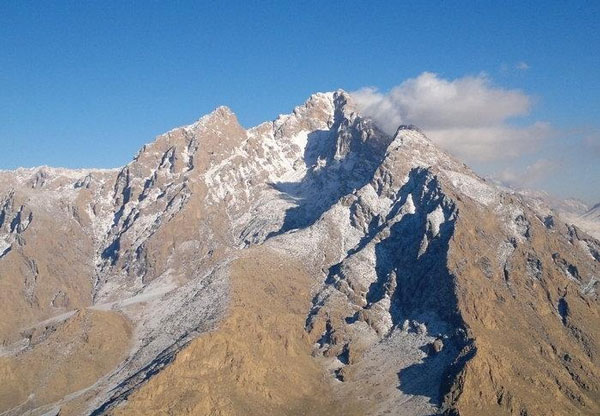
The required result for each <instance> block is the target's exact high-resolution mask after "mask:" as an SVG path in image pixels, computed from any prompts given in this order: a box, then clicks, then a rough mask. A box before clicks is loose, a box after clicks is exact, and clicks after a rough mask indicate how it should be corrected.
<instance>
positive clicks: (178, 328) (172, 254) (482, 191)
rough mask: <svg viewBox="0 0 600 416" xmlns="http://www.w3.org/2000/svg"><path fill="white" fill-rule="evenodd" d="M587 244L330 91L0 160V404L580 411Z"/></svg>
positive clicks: (107, 409) (418, 138)
mask: <svg viewBox="0 0 600 416" xmlns="http://www.w3.org/2000/svg"><path fill="white" fill-rule="evenodd" d="M599 276H600V242H599V241H598V240H596V239H594V238H593V237H591V236H589V235H587V234H586V233H585V232H583V231H582V230H580V229H579V228H577V227H576V226H573V225H570V224H568V223H566V222H565V220H563V219H562V217H560V216H557V215H556V214H555V213H554V211H553V210H551V209H550V208H548V207H547V206H545V205H544V204H543V203H532V200H531V198H527V197H525V196H523V195H520V194H518V193H516V192H511V191H510V190H506V189H503V188H499V187H497V186H495V185H494V184H492V183H489V182H487V181H486V180H484V179H482V178H480V177H479V176H477V175H476V174H475V173H474V172H473V171H471V170H470V169H469V168H468V167H467V166H466V165H464V164H463V163H462V162H460V161H458V160H456V159H455V158H453V157H451V156H450V155H448V154H447V153H445V152H444V151H442V150H440V149H439V148H437V147H436V146H435V145H434V144H433V143H432V142H431V141H430V140H429V139H427V137H426V136H425V135H424V134H423V133H422V132H420V131H419V130H418V129H417V128H416V127H414V126H399V128H398V130H397V131H396V133H395V134H394V135H393V136H390V135H387V134H386V133H384V132H383V131H382V130H381V129H379V128H378V126H377V125H376V124H375V123H374V122H373V121H372V120H371V119H369V118H365V117H363V116H361V114H360V112H359V111H358V110H357V107H356V106H355V105H354V104H353V102H352V97H351V95H349V94H348V93H346V92H344V91H341V90H340V91H336V92H330V93H318V94H314V95H312V96H311V97H310V98H309V99H308V100H307V101H306V102H305V103H304V104H303V105H301V106H299V107H296V108H295V109H294V110H293V112H292V113H290V114H286V115H281V116H279V117H278V118H277V119H276V120H274V121H269V122H265V123H262V124H260V125H258V126H256V127H253V128H251V129H248V130H245V129H244V128H243V127H242V126H240V124H239V123H238V121H237V119H236V117H235V115H234V114H233V112H232V111H231V110H229V109H228V108H227V107H219V108H218V109H216V110H215V111H214V112H212V113H211V114H209V115H207V116H204V117H202V118H201V119H200V120H198V121H197V122H196V123H193V124H191V125H189V126H186V127H181V128H177V129H174V130H171V131H169V132H168V133H165V134H164V135H161V136H159V137H157V138H156V140H155V141H154V142H153V143H150V144H148V145H146V146H144V147H143V148H142V149H141V150H140V151H139V153H138V154H137V156H136V157H135V158H134V159H133V160H132V162H131V163H129V164H128V165H127V166H124V167H123V168H121V169H116V170H104V171H101V170H93V169H90V170H79V171H71V170H64V169H53V168H37V169H27V170H26V169H21V170H16V171H10V172H9V171H3V172H0V301H1V302H2V305H3V310H4V315H3V317H4V319H2V320H1V321H0V340H1V344H0V413H2V414H3V415H20V414H30V415H42V414H46V415H47V414H50V415H57V414H60V415H61V416H62V415H80V414H90V415H102V414H114V415H129V414H131V415H137V414H163V413H168V414H175V415H183V414H211V415H242V414H244V415H265V414H272V415H319V414H331V415H337V414H339V415H342V414H343V415H348V414H350V415H352V414H355V415H385V414H397V415H431V414H438V413H444V414H447V415H463V416H464V415H481V414H486V415H521V416H522V415H539V414H544V415H570V414H582V415H584V414H589V415H593V414H598V413H599V412H600V362H599V356H600V355H599V354H600V344H599V342H600V341H599V340H600V321H599V320H598V315H599V313H600V308H599V301H598V293H597V287H598V281H599V278H600V277H599Z"/></svg>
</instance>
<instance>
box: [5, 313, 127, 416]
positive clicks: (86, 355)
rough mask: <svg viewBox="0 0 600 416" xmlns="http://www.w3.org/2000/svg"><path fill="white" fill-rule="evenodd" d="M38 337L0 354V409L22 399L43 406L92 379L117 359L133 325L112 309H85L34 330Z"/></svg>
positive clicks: (30, 404)
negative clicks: (17, 351) (29, 346)
mask: <svg viewBox="0 0 600 416" xmlns="http://www.w3.org/2000/svg"><path fill="white" fill-rule="evenodd" d="M35 338H39V341H38V342H39V343H37V344H36V345H34V347H33V348H32V349H30V350H27V351H25V352H23V353H20V354H18V355H16V356H12V357H1V358H0V412H2V411H4V410H7V409H10V408H12V407H14V406H17V405H19V404H21V403H24V402H26V401H28V398H29V401H28V402H27V404H26V405H25V406H24V408H23V410H26V409H29V408H34V407H38V406H43V405H45V404H49V403H53V402H55V401H57V400H60V399H62V398H63V397H65V396H66V395H68V394H70V393H73V392H76V391H78V390H80V389H83V388H86V387H88V386H90V385H92V384H94V383H95V382H96V381H97V380H98V379H99V378H100V377H102V376H103V375H105V374H106V373H108V371H110V370H111V369H113V368H114V367H115V366H116V365H117V364H118V363H119V362H121V361H122V360H123V359H124V358H125V356H126V353H127V350H128V348H129V340H130V338H131V328H130V325H129V322H128V321H127V319H126V318H125V317H124V316H123V315H121V314H119V313H116V312H101V311H93V310H83V311H79V312H76V313H75V314H74V315H73V316H71V317H70V318H69V319H67V320H66V321H64V322H61V323H57V324H52V326H50V325H48V326H43V327H41V328H37V329H36V331H34V332H33V338H32V340H35Z"/></svg>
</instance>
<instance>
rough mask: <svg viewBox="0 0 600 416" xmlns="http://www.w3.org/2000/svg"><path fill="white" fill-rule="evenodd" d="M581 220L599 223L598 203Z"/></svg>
mask: <svg viewBox="0 0 600 416" xmlns="http://www.w3.org/2000/svg"><path fill="white" fill-rule="evenodd" d="M583 218H585V219H587V220H591V221H600V203H598V204H596V205H594V206H593V207H592V208H590V209H589V210H588V211H587V212H586V213H585V214H583Z"/></svg>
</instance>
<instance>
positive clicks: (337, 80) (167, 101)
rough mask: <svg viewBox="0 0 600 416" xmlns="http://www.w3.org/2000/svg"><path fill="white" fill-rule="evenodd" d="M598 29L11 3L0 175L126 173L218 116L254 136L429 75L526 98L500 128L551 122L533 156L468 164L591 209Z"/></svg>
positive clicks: (503, 8) (556, 20)
mask: <svg viewBox="0 0 600 416" xmlns="http://www.w3.org/2000/svg"><path fill="white" fill-rule="evenodd" d="M599 22H600V2H597V1H592V2H584V1H579V2H570V3H567V2H564V1H555V2H552V1H546V2H543V3H540V2H527V1H514V2H513V1H502V2H499V1H489V2H488V1H478V2H471V4H467V3H466V2H453V1H438V2H426V1H423V2H410V3H409V2H405V3H401V2H365V1H345V2H322V1H315V2H311V1H307V2H251V1H239V2H238V1H234V2H186V1H173V2H166V1H164V2H158V1H154V2H151V1H144V2H141V1H140V2H135V1H127V2H124V1H114V2H110V1H103V2H80V1H72V2H70V1H69V2H67V1H56V2H42V1H39V2H30V1H5V2H1V3H0V148H1V149H2V151H1V152H0V168H5V169H12V168H15V167H18V166H36V165H41V164H48V165H54V166H66V167H116V166H120V165H123V164H125V163H126V162H127V161H128V160H130V159H131V158H132V157H133V155H134V154H135V153H136V152H137V150H138V149H139V147H140V146H141V145H142V144H143V143H146V142H149V141H152V140H153V138H154V137H155V136H156V135H158V134H160V133H162V132H164V131H167V130H169V129H171V128H173V127H175V126H179V125H183V124H188V123H190V122H193V121H194V120H196V119H197V118H198V117H200V116H201V115H202V114H205V113H207V112H209V111H211V110H212V109H213V108H214V107H216V106H218V105H221V104H224V105H228V106H229V107H231V108H232V109H233V110H234V111H235V112H236V114H237V115H238V117H239V119H240V121H241V123H242V124H243V125H244V126H246V127H249V126H252V125H255V124H258V123H259V122H261V121H264V120H268V119H273V118H274V117H275V116H276V115H277V114H279V113H282V112H287V111H290V110H291V109H292V108H293V107H294V106H295V105H297V104H300V103H301V102H303V101H304V100H305V99H306V98H307V97H308V96H309V95H310V94H311V93H312V92H315V91H326V90H333V89H337V88H344V89H346V90H348V91H356V90H360V89H361V88H364V87H376V88H377V89H378V91H377V92H376V93H377V94H379V95H382V96H385V94H387V93H388V92H389V91H390V90H392V89H393V88H394V87H396V86H399V85H403V83H405V82H406V81H407V80H415V79H419V77H420V76H421V75H422V74H423V73H426V72H429V73H433V74H435V79H436V80H438V81H440V82H446V81H447V82H448V83H452V82H453V81H456V80H461V79H465V77H467V78H468V77H471V78H475V79H477V78H478V77H479V78H480V79H485V81H484V83H485V86H484V87H483V88H487V89H488V90H498V91H504V92H506V93H507V94H508V93H510V92H511V91H512V92H514V91H518V92H519V93H520V94H522V95H523V96H525V97H527V99H528V102H529V105H528V107H527V110H524V111H523V112H521V113H516V114H513V115H508V116H507V117H506V119H503V120H501V123H503V125H504V124H505V125H510V126H512V127H514V128H515V129H517V128H519V127H522V128H524V129H527V128H528V126H533V125H534V124H535V123H538V122H540V123H547V125H548V126H549V131H551V133H548V132H547V133H546V134H547V137H545V138H544V139H543V140H542V141H541V142H540V143H538V144H537V146H536V147H535V148H534V149H529V150H528V151H523V152H521V153H519V154H517V155H513V156H511V157H510V158H500V159H499V160H494V159H493V158H492V159H489V158H487V159H485V160H479V159H478V158H477V157H470V158H469V157H467V159H468V160H467V161H468V162H469V163H471V164H472V165H473V166H475V168H476V169H477V170H478V171H479V172H481V173H482V174H485V175H495V176H497V177H501V178H503V179H505V180H506V181H509V182H511V181H512V183H516V184H519V181H521V179H523V180H522V182H523V184H525V185H527V186H531V187H538V188H542V189H546V190H548V191H551V192H553V193H556V194H557V195H560V196H576V197H580V198H583V199H584V200H587V201H588V202H593V201H596V200H600V167H599V165H600V134H599V130H600V53H598V51H600V23H599ZM404 85H405V87H406V84H404ZM451 85H454V84H451ZM456 85H464V84H461V83H460V82H459V83H458V84H456ZM405 90H406V88H405ZM403 91H404V90H403ZM453 143H454V142H450V146H452V144H453ZM461 145H462V146H463V147H464V145H465V144H464V143H462V144H461ZM449 150H451V151H452V149H449ZM540 161H542V163H540ZM544 162H547V163H545V164H544ZM542 165H544V166H545V169H539V170H540V171H542V172H541V173H539V174H538V173H536V174H535V175H534V174H532V172H534V170H536V169H537V168H538V167H539V166H542ZM543 171H545V172H543ZM536 172H537V170H536ZM527 175H529V176H530V178H528V179H526V178H525V177H526V176H527Z"/></svg>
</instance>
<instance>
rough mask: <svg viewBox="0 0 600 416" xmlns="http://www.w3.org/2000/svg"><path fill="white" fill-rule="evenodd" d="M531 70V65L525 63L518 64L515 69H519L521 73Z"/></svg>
mask: <svg viewBox="0 0 600 416" xmlns="http://www.w3.org/2000/svg"><path fill="white" fill-rule="evenodd" d="M529 68H531V67H530V66H529V64H528V63H527V62H524V61H521V62H517V64H516V65H515V69H518V70H519V71H527V70H528V69H529Z"/></svg>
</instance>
